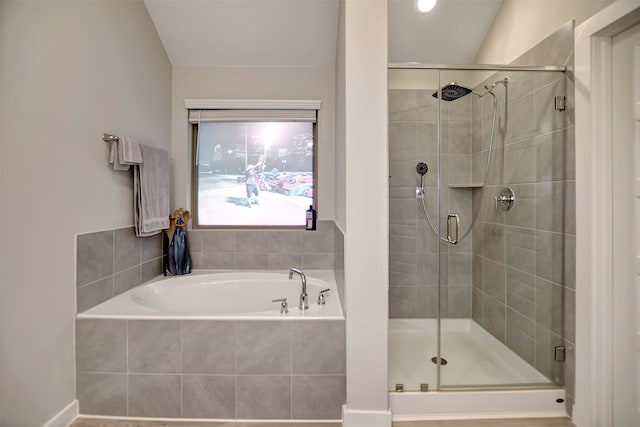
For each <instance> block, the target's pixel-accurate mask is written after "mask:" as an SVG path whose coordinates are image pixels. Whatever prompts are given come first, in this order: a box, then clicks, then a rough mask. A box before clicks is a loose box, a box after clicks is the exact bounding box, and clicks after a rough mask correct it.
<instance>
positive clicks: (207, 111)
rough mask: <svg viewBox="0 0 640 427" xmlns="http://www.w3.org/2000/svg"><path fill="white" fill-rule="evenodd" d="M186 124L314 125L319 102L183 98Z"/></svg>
mask: <svg viewBox="0 0 640 427" xmlns="http://www.w3.org/2000/svg"><path fill="white" fill-rule="evenodd" d="M184 105H185V108H187V109H188V110H189V122H190V123H198V122H215V121H226V122H228V121H254V120H255V121H305V122H316V120H317V110H319V109H320V107H321V105H322V102H321V101H319V100H298V99H296V100H289V99H186V100H185V101H184Z"/></svg>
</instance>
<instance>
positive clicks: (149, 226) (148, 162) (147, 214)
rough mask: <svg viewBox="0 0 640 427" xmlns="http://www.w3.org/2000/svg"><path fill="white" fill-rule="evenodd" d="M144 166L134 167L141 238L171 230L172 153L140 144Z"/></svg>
mask: <svg viewBox="0 0 640 427" xmlns="http://www.w3.org/2000/svg"><path fill="white" fill-rule="evenodd" d="M140 150H141V154H142V163H140V164H139V165H134V167H133V204H134V206H133V212H134V223H135V229H136V235H137V236H141V237H142V236H145V237H146V236H153V235H154V234H158V233H160V232H161V231H162V230H165V229H167V228H169V215H170V212H169V153H168V152H167V151H166V150H163V149H161V148H154V147H149V146H146V145H142V144H140Z"/></svg>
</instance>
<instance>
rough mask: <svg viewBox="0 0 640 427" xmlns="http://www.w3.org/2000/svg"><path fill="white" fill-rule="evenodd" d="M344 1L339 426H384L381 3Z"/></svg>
mask: <svg viewBox="0 0 640 427" xmlns="http://www.w3.org/2000/svg"><path fill="white" fill-rule="evenodd" d="M344 1H345V4H344V9H343V10H344V17H343V18H344V55H345V57H344V58H345V59H344V65H343V66H344V98H342V96H341V99H340V101H341V103H342V102H343V100H344V106H345V122H344V153H345V164H346V171H345V177H344V180H345V181H344V186H345V191H346V192H345V202H346V206H345V208H346V209H345V228H346V235H345V269H344V271H345V293H346V300H347V302H348V306H347V321H346V332H347V333H346V336H347V403H346V405H345V407H344V412H343V416H344V426H346V427H360V426H362V427H364V426H366V427H388V426H390V425H391V413H390V411H389V403H388V386H387V346H388V345H387V344H388V342H387V341H388V333H387V323H388V288H389V286H388V264H389V261H388V260H389V256H388V253H389V251H388V224H389V222H388V217H389V214H388V206H389V202H388V177H389V174H388V161H387V151H388V150H387V2H386V0H367V1H363V0H344ZM341 37H342V35H341ZM341 43H342V41H341ZM341 73H342V71H338V75H341ZM338 87H339V88H340V89H341V85H340V84H339V85H338ZM340 138H342V135H341V136H340Z"/></svg>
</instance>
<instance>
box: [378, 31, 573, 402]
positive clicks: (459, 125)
mask: <svg viewBox="0 0 640 427" xmlns="http://www.w3.org/2000/svg"><path fill="white" fill-rule="evenodd" d="M514 64H518V65H566V66H567V68H568V71H567V72H566V73H562V72H545V73H532V72H508V73H505V72H502V73H496V74H494V75H492V76H491V77H489V78H487V79H486V81H485V82H483V83H482V84H480V85H478V86H477V87H476V91H478V92H481V91H482V88H483V87H484V85H485V84H491V83H493V82H494V81H496V80H498V79H502V78H504V77H505V76H506V75H508V76H509V78H510V79H511V81H510V83H509V84H508V87H507V89H506V92H505V88H504V87H503V86H502V85H498V86H497V87H496V89H495V93H496V95H497V100H498V110H497V118H496V129H495V137H494V138H495V141H494V146H493V150H492V159H491V166H490V168H489V175H488V178H487V185H486V188H485V190H484V191H485V194H484V197H483V203H482V208H481V210H480V212H479V218H478V221H477V223H476V225H475V227H474V229H473V232H472V233H471V234H470V235H469V236H468V237H467V238H466V239H465V240H463V241H462V243H461V245H460V246H450V245H447V244H446V243H444V244H443V243H441V245H440V248H441V250H442V251H443V253H444V256H442V257H441V259H440V262H441V264H440V275H441V279H442V284H443V288H442V289H441V298H442V302H441V310H442V315H443V317H472V318H473V319H474V320H475V321H476V322H478V323H479V324H480V325H482V326H483V327H484V328H485V329H487V330H488V331H489V332H491V333H492V334H493V335H494V336H496V337H497V338H498V339H500V340H501V341H502V342H504V343H505V344H506V345H507V346H509V347H510V348H511V349H512V350H514V351H515V352H516V353H518V354H519V355H520V356H521V357H522V358H524V359H525V360H527V361H528V362H529V363H531V364H532V365H533V366H535V367H536V368H537V369H538V370H540V371H541V372H542V373H543V374H545V375H547V376H548V377H549V378H550V379H552V380H553V381H555V382H557V383H562V382H564V384H565V388H566V391H567V397H568V399H567V403H568V405H567V408H568V409H569V410H570V409H571V402H572V401H573V395H574V366H575V365H574V353H575V352H574V349H575V345H574V343H575V166H574V163H575V158H574V147H575V140H574V127H573V124H574V119H573V114H574V113H573V105H574V87H573V74H572V67H573V23H572V22H569V23H567V24H565V25H564V26H562V27H561V28H560V29H558V30H557V31H556V32H555V33H554V34H552V35H551V36H549V37H548V38H547V39H545V40H543V41H542V42H540V43H539V44H538V45H537V46H535V47H534V48H532V49H531V50H530V51H528V52H527V53H525V54H524V55H523V56H522V57H520V58H518V59H517V60H516V61H514ZM435 90H436V89H435V88H434V89H433V90H390V91H389V173H390V177H389V197H390V200H389V209H390V211H389V231H390V238H389V239H390V241H389V257H390V259H389V271H390V273H389V286H390V289H389V312H390V317H392V318H398V317H417V318H419V317H436V315H437V307H438V294H437V286H438V253H437V249H438V242H437V238H436V237H435V233H434V232H433V231H432V230H431V228H430V226H429V224H428V223H427V222H426V221H425V219H424V214H423V213H422V208H421V206H420V204H419V203H418V202H417V201H416V195H415V187H416V186H417V185H419V175H418V174H417V173H416V170H415V167H416V163H417V162H420V161H424V162H425V163H427V164H428V165H429V173H428V174H427V175H426V176H425V190H426V195H425V204H426V206H427V211H428V213H429V215H430V217H431V219H432V222H433V223H434V225H435V226H436V227H437V218H438V215H437V212H435V207H436V206H437V182H436V177H437V174H438V170H437V168H438V161H437V154H438V146H437V141H438V139H437V137H438V135H437V118H438V117H437V101H436V99H435V98H433V97H432V96H431V94H432V93H433V92H434V91H435ZM555 96H566V106H567V108H566V110H564V111H556V110H555V105H554V97H555ZM505 100H506V102H505ZM505 104H506V106H505ZM440 108H441V139H442V146H441V154H442V161H441V164H442V166H443V168H446V169H443V174H442V185H441V195H440V203H441V209H440V210H441V214H440V215H439V217H440V218H446V213H447V212H457V213H459V214H460V217H461V221H460V222H461V229H462V232H464V231H465V230H466V225H467V224H469V222H470V215H471V212H472V210H471V209H472V207H473V212H475V211H476V209H478V202H479V196H480V192H481V190H480V189H479V188H475V189H473V190H471V189H469V188H459V187H456V185H455V184H464V183H469V182H471V183H482V181H483V172H484V168H485V164H486V159H487V153H488V147H489V143H490V140H491V138H490V131H491V122H492V112H493V102H492V97H491V96H490V95H488V96H485V97H483V98H479V97H477V96H467V97H463V98H460V99H458V100H455V101H452V102H442V103H441V106H440ZM469 159H470V160H469ZM506 186H509V187H511V188H513V190H514V191H515V193H516V204H515V206H514V207H513V209H512V210H511V211H509V212H508V213H505V212H503V211H501V210H496V208H495V202H494V197H495V196H496V195H498V194H499V192H500V190H501V189H502V188H503V187H506ZM472 205H473V206H472ZM443 222H444V221H443ZM440 230H441V234H442V235H445V231H444V230H445V224H441V225H440ZM557 345H565V346H566V348H567V356H566V357H567V360H566V362H564V363H560V362H556V361H555V360H554V358H553V356H554V353H553V349H554V346H557ZM563 371H564V372H563Z"/></svg>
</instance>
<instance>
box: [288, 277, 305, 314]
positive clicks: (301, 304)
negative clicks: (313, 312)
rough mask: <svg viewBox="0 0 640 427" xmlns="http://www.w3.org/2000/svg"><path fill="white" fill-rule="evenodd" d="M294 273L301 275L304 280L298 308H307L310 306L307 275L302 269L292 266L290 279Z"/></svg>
mask: <svg viewBox="0 0 640 427" xmlns="http://www.w3.org/2000/svg"><path fill="white" fill-rule="evenodd" d="M293 273H296V274H298V275H300V279H301V280H302V292H301V293H300V304H299V305H298V309H300V310H306V309H308V308H309V302H308V296H307V277H306V276H305V275H304V273H303V272H302V270H299V269H297V268H292V269H291V270H290V271H289V280H291V279H293Z"/></svg>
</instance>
